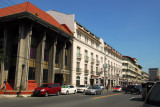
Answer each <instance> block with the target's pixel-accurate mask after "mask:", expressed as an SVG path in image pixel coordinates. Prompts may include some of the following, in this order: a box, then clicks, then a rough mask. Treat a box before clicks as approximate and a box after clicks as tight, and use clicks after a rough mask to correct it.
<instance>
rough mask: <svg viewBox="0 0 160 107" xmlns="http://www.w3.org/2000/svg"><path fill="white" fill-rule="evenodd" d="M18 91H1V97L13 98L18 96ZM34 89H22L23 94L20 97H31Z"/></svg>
mask: <svg viewBox="0 0 160 107" xmlns="http://www.w3.org/2000/svg"><path fill="white" fill-rule="evenodd" d="M17 92H18V91H14V90H8V91H0V98H5V97H8V98H11V97H17ZM32 93H33V92H32V91H21V94H20V96H19V97H30V96H31V95H32Z"/></svg>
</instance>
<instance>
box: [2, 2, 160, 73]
mask: <svg viewBox="0 0 160 107" xmlns="http://www.w3.org/2000/svg"><path fill="white" fill-rule="evenodd" d="M27 1H29V2H31V3H32V4H34V5H35V6H37V7H38V8H40V9H42V10H43V11H49V10H55V11H59V12H62V13H65V14H75V19H76V21H78V22H79V23H80V24H82V25H83V26H84V27H85V28H87V29H88V30H90V31H91V32H92V33H93V34H95V35H96V36H98V37H100V38H103V40H104V41H105V42H106V43H107V44H109V45H110V46H111V47H113V48H114V49H115V50H116V51H118V52H119V53H120V54H122V55H125V56H130V57H133V58H136V59H137V61H138V64H139V65H141V66H142V67H143V69H142V70H143V71H145V72H148V69H149V68H160V0H0V8H4V7H8V6H12V5H15V4H20V3H24V2H27Z"/></svg>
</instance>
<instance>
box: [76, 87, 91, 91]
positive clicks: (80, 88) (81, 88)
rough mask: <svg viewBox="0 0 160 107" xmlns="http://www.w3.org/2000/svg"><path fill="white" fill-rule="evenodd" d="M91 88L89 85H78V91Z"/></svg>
mask: <svg viewBox="0 0 160 107" xmlns="http://www.w3.org/2000/svg"><path fill="white" fill-rule="evenodd" d="M88 88H89V86H88V85H79V86H78V87H77V92H85V91H86V90H87V89H88Z"/></svg>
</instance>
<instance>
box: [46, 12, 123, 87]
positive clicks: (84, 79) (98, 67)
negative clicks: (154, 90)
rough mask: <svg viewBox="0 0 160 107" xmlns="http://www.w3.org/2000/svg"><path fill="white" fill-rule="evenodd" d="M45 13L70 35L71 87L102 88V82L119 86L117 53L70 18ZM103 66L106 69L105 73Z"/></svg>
mask: <svg viewBox="0 0 160 107" xmlns="http://www.w3.org/2000/svg"><path fill="white" fill-rule="evenodd" d="M47 13H48V14H50V15H51V16H52V17H54V18H55V19H56V20H58V21H59V22H60V24H66V25H67V26H68V27H69V28H70V29H71V30H72V32H73V33H74V38H73V66H72V77H71V80H72V81H71V83H72V85H76V86H78V85H83V84H89V85H95V84H104V80H105V85H106V84H110V86H113V85H118V84H121V82H120V79H122V61H121V60H122V56H121V55H120V54H119V53H118V52H117V51H115V50H114V49H113V48H112V47H110V46H109V45H107V43H105V42H104V40H103V39H102V38H99V37H97V36H95V35H94V34H93V33H92V32H90V31H89V30H88V29H86V28H85V27H84V26H83V25H81V24H80V23H78V22H77V21H75V15H74V14H71V15H67V14H64V13H60V12H57V11H53V10H51V11H47ZM60 17H61V18H60ZM104 64H107V65H108V66H107V68H106V69H104V67H103V65H104ZM104 78H105V79H104Z"/></svg>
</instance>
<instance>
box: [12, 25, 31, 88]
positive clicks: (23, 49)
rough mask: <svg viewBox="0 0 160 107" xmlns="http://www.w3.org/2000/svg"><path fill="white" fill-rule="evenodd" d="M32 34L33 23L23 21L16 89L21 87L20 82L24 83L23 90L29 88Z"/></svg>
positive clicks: (20, 34) (20, 33)
mask: <svg viewBox="0 0 160 107" xmlns="http://www.w3.org/2000/svg"><path fill="white" fill-rule="evenodd" d="M31 35H32V25H30V24H26V23H21V24H20V25H19V43H18V50H17V63H16V73H15V85H14V89H19V87H20V84H22V89H23V90H25V89H27V83H28V72H29V58H30V46H31ZM22 65H24V69H22ZM22 72H23V73H22ZM21 78H22V81H21Z"/></svg>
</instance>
